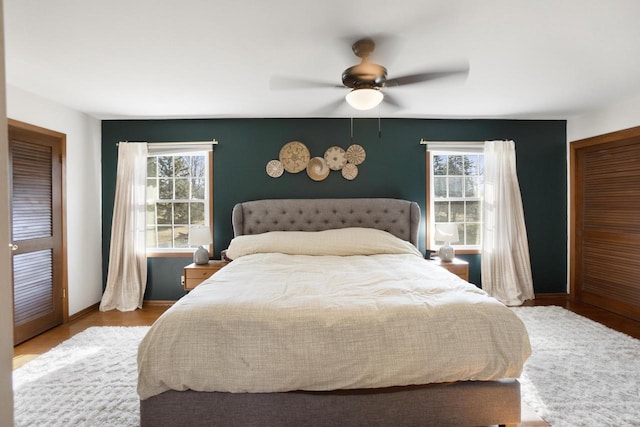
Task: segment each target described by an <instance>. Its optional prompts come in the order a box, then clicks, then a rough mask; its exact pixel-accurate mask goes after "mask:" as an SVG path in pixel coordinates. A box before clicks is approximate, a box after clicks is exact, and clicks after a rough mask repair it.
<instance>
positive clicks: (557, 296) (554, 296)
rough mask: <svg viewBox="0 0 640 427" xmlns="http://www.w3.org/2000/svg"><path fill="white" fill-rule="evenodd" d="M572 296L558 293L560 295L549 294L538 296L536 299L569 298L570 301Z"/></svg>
mask: <svg viewBox="0 0 640 427" xmlns="http://www.w3.org/2000/svg"><path fill="white" fill-rule="evenodd" d="M569 297H570V295H569V294H568V293H566V292H558V293H549V294H536V295H535V299H541V300H544V299H547V298H548V299H558V298H567V299H569Z"/></svg>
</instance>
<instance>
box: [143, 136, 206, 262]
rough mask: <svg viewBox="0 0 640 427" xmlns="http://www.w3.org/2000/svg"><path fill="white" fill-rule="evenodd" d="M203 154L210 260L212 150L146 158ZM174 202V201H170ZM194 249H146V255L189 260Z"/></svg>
mask: <svg viewBox="0 0 640 427" xmlns="http://www.w3.org/2000/svg"><path fill="white" fill-rule="evenodd" d="M196 152H197V153H204V154H205V161H206V162H207V166H206V168H207V173H206V176H205V179H207V180H208V191H207V193H208V203H205V210H206V209H208V210H209V215H208V218H209V221H206V219H205V225H208V226H209V228H210V230H211V236H212V239H211V240H212V243H211V244H210V245H209V246H208V247H206V246H205V248H206V249H207V250H208V251H209V258H211V256H212V255H213V251H214V243H213V242H214V241H215V236H214V230H213V150H211V149H209V148H207V149H204V148H203V150H201V151H195V152H194V151H190V152H189V151H185V152H182V153H181V152H174V153H171V154H159V153H150V154H149V155H147V157H150V156H154V157H155V156H159V155H171V156H178V155H193V154H194V153H196ZM172 200H175V199H172ZM205 218H207V215H206V211H205ZM146 229H147V223H146V221H145V233H146ZM195 249H196V248H195V247H194V248H182V249H181V248H168V249H166V250H163V249H161V248H146V253H147V257H148V258H190V257H192V256H193V252H194V251H195Z"/></svg>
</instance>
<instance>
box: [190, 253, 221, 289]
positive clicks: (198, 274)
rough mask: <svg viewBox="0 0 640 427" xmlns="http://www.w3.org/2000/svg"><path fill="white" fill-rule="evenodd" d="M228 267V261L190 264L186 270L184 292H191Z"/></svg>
mask: <svg viewBox="0 0 640 427" xmlns="http://www.w3.org/2000/svg"><path fill="white" fill-rule="evenodd" d="M225 265H227V263H226V261H220V260H211V261H209V264H203V265H197V264H189V265H187V266H186V267H185V268H184V290H185V291H190V290H191V289H193V288H195V287H196V286H198V285H199V284H200V283H202V282H203V281H204V280H205V279H208V278H209V277H211V276H213V274H214V273H215V272H217V271H218V270H220V269H221V268H222V267H224V266H225Z"/></svg>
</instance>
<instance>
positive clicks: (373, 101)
mask: <svg viewBox="0 0 640 427" xmlns="http://www.w3.org/2000/svg"><path fill="white" fill-rule="evenodd" d="M383 98H384V95H383V94H382V92H380V91H379V90H378V89H373V88H360V89H357V88H356V89H353V90H352V91H351V92H349V93H348V94H347V96H346V97H345V99H346V100H347V102H348V103H349V105H351V106H352V107H353V108H355V109H356V110H370V109H372V108H373V107H375V106H377V105H378V104H380V103H381V102H382V99H383Z"/></svg>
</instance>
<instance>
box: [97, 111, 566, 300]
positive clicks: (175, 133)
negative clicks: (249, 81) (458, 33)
mask: <svg viewBox="0 0 640 427" xmlns="http://www.w3.org/2000/svg"><path fill="white" fill-rule="evenodd" d="M381 129H382V135H381V137H380V138H379V136H378V120H377V119H355V120H354V121H353V136H354V138H353V143H357V144H360V145H362V146H363V147H364V148H365V150H366V152H367V158H366V161H365V162H364V163H363V164H362V165H360V166H359V173H358V177H357V178H356V179H355V180H353V181H347V180H345V179H344V178H342V176H341V175H340V173H339V172H331V174H330V175H329V177H328V178H327V179H326V180H324V181H321V182H314V181H312V180H311V179H310V178H308V177H307V175H306V173H305V172H300V173H298V174H289V173H286V172H285V174H284V175H283V176H282V177H280V178H277V179H273V178H270V177H269V176H268V175H267V174H266V172H265V165H266V163H267V162H268V161H269V160H271V159H277V158H278V153H279V151H280V148H281V147H282V146H283V145H284V144H285V143H286V142H289V141H293V140H298V141H301V142H303V143H304V144H305V145H306V146H307V147H308V148H309V150H310V152H311V155H312V156H322V155H323V153H324V151H325V150H326V149H327V148H329V147H331V146H333V145H338V146H341V147H343V148H347V147H348V146H349V145H350V144H351V141H350V136H349V134H350V121H349V120H348V119H193V120H107V121H103V122H102V198H103V199H102V201H103V266H104V269H103V270H104V272H105V273H104V275H105V282H106V272H107V268H108V262H109V260H108V256H109V242H110V234H111V218H112V214H113V200H114V194H115V181H116V166H117V147H116V143H117V142H118V141H151V142H162V141H207V140H212V139H213V138H215V139H217V140H218V141H219V145H218V146H217V147H216V148H215V154H214V239H215V245H214V246H215V255H216V257H218V256H219V254H220V251H221V250H222V249H224V248H226V247H227V245H228V244H229V241H230V240H231V238H232V237H233V230H232V228H231V211H232V209H233V206H234V205H235V204H236V203H238V202H242V201H246V200H255V199H264V198H319V197H340V198H344V197H393V198H402V199H408V200H415V201H416V202H417V203H418V204H419V205H420V209H421V210H422V215H423V224H422V231H421V235H420V242H419V246H420V249H421V250H422V251H424V249H425V235H424V212H425V191H426V189H425V148H424V146H421V145H420V144H419V141H420V139H421V138H424V139H426V140H433V141H438V140H439V141H448V140H456V141H464V140H467V141H484V140H491V139H513V140H514V141H515V142H516V156H517V164H518V179H519V182H520V188H521V192H522V199H523V205H524V211H525V220H526V224H527V233H528V237H529V248H530V249H529V250H530V254H531V264H532V271H533V279H534V288H535V291H536V293H553V292H566V281H567V279H566V276H567V266H566V259H567V253H566V250H567V249H566V248H567V238H566V228H567V194H566V179H567V170H566V122H565V121H554V120H432V119H382V121H381ZM463 258H465V259H466V260H468V261H469V262H470V267H471V268H470V281H471V282H472V283H476V284H480V279H481V278H480V258H479V256H478V255H466V256H463ZM190 262H191V260H190V259H189V258H176V259H172V258H154V259H149V261H148V266H149V273H148V274H149V278H148V285H147V292H146V294H145V299H152V300H154V299H155V300H173V299H177V298H179V297H180V296H182V295H183V294H184V292H183V291H182V288H181V286H180V276H181V274H182V267H184V266H185V265H187V264H189V263H190Z"/></svg>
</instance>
